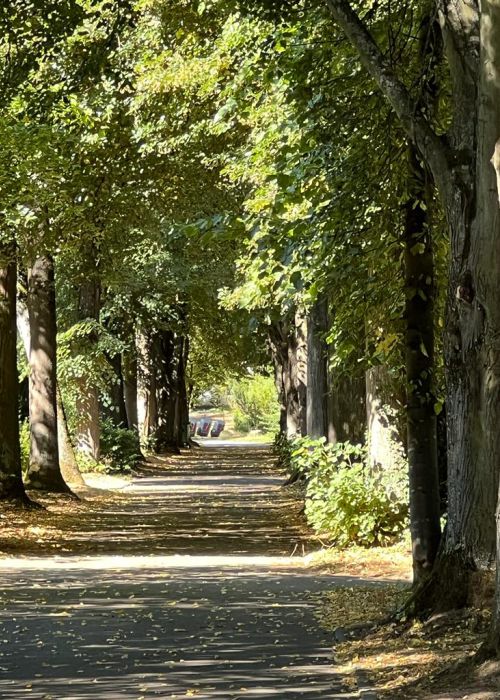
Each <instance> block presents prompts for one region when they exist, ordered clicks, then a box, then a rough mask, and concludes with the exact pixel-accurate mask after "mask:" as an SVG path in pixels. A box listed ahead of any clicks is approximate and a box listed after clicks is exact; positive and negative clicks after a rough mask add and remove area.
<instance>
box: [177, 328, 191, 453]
mask: <svg viewBox="0 0 500 700" xmlns="http://www.w3.org/2000/svg"><path fill="white" fill-rule="evenodd" d="M188 358H189V338H188V336H181V337H180V339H179V364H178V369H177V413H178V420H177V424H178V426H179V435H178V443H179V445H180V446H186V445H188V444H189V402H188V392H187V386H186V370H187V363H188Z"/></svg>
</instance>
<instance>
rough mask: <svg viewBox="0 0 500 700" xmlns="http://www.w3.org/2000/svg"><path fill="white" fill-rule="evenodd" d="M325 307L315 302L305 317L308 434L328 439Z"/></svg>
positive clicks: (326, 320) (326, 322) (326, 324)
mask: <svg viewBox="0 0 500 700" xmlns="http://www.w3.org/2000/svg"><path fill="white" fill-rule="evenodd" d="M327 330H328V305H327V301H326V299H324V298H322V299H318V300H317V301H316V302H315V303H314V305H313V306H312V308H311V310H310V312H309V315H308V318H307V409H306V415H307V434H308V435H309V436H310V437H312V438H321V437H325V438H327V437H328V346H327V344H326V340H325V338H324V336H325V334H326V332H327Z"/></svg>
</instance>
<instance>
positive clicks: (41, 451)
mask: <svg viewBox="0 0 500 700" xmlns="http://www.w3.org/2000/svg"><path fill="white" fill-rule="evenodd" d="M28 313H29V321H30V398H29V409H30V438H31V440H30V464H29V468H28V473H27V475H26V483H27V484H28V485H29V486H30V487H31V488H35V489H41V490H45V491H56V492H67V491H69V489H68V487H67V485H66V483H65V481H64V479H63V477H62V474H61V469H60V465H59V446H58V442H57V397H56V381H57V374H56V363H57V360H56V354H57V328H56V296H55V285H54V263H53V260H52V258H51V257H50V256H49V255H42V256H40V257H38V258H36V259H35V261H34V262H33V264H32V265H31V267H30V269H29V271H28Z"/></svg>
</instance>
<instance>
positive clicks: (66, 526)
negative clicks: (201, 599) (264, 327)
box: [0, 446, 318, 556]
mask: <svg viewBox="0 0 500 700" xmlns="http://www.w3.org/2000/svg"><path fill="white" fill-rule="evenodd" d="M282 481H283V479H282V477H281V475H279V474H277V473H276V470H275V467H274V460H273V458H272V456H271V455H270V453H269V451H268V450H267V449H265V448H258V447H254V448H251V449H249V448H247V447H240V446H235V447H227V446H226V447H210V448H202V449H196V450H193V451H186V452H185V453H184V454H183V455H181V456H176V457H160V458H154V459H153V460H152V462H151V463H150V464H149V465H146V466H145V467H144V468H143V469H142V470H141V478H139V479H134V481H133V483H131V484H128V485H126V484H124V483H122V488H121V489H120V490H119V491H118V492H113V493H111V492H110V493H107V494H102V493H100V494H99V493H98V494H93V498H92V499H91V500H90V501H88V502H85V503H82V504H78V503H75V502H74V501H71V500H69V499H68V498H67V497H60V496H58V497H48V498H41V497H40V495H39V494H32V495H33V497H34V498H35V499H38V500H41V501H42V502H43V503H44V504H45V505H47V506H49V508H50V510H49V511H48V512H46V513H42V514H41V513H38V512H29V511H26V512H19V511H16V510H14V509H12V508H10V509H9V508H8V506H3V510H2V511H1V512H0V517H1V518H2V522H3V523H5V526H4V527H2V535H1V536H0V552H3V553H5V554H9V553H11V552H12V553H13V552H15V553H16V554H22V553H23V552H26V553H30V554H36V553H47V551H50V550H53V551H54V550H55V551H60V552H62V553H71V554H85V553H90V554H96V553H106V554H110V553H115V554H124V553H125V554H135V555H143V554H192V553H197V554H199V553H204V554H210V553H215V552H217V553H226V554H227V553H230V554H233V555H236V554H267V555H271V554H273V555H280V556H287V555H290V554H292V553H297V552H298V553H300V554H303V553H306V552H307V551H310V550H311V549H317V548H318V543H317V542H316V541H315V540H312V539H311V536H310V533H309V532H308V531H307V528H306V527H305V525H304V523H303V520H302V517H301V516H300V510H301V507H302V506H301V504H300V502H299V501H297V500H296V499H295V498H293V496H292V495H290V494H288V493H287V492H285V491H284V490H283V489H281V488H280V485H281V483H282ZM61 516H64V517H61ZM9 528H10V529H9ZM63 530H64V531H63Z"/></svg>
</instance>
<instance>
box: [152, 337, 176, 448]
mask: <svg viewBox="0 0 500 700" xmlns="http://www.w3.org/2000/svg"><path fill="white" fill-rule="evenodd" d="M158 340H159V349H160V352H159V362H158V385H157V396H158V432H157V438H158V445H157V448H158V450H165V449H171V448H173V449H178V447H179V444H178V435H179V426H178V419H179V415H178V412H177V410H176V404H177V400H178V381H177V357H176V354H177V352H176V351H178V347H177V345H178V343H177V339H176V338H175V334H174V332H173V331H170V330H162V331H160V332H159V333H158Z"/></svg>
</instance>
